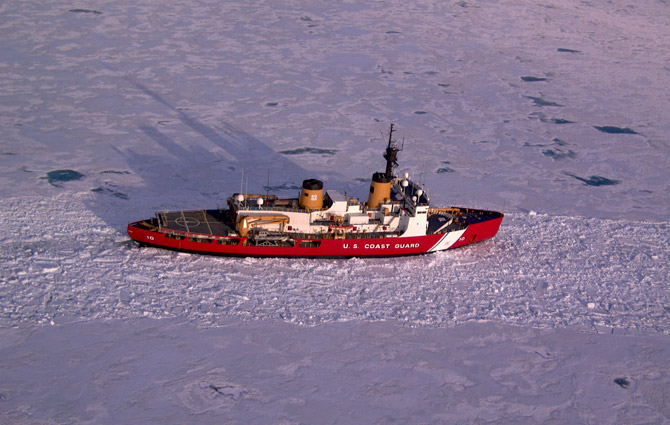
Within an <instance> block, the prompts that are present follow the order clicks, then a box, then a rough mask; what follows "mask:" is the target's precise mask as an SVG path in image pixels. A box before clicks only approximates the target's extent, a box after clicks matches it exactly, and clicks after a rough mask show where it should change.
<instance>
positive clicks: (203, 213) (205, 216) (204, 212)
mask: <svg viewBox="0 0 670 425" xmlns="http://www.w3.org/2000/svg"><path fill="white" fill-rule="evenodd" d="M202 216H203V217H204V218H205V224H206V225H207V228H208V229H209V234H210V235H213V234H214V232H213V231H212V226H210V225H209V221H207V212H206V211H204V210H203V211H202Z"/></svg>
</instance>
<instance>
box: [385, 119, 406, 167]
mask: <svg viewBox="0 0 670 425" xmlns="http://www.w3.org/2000/svg"><path fill="white" fill-rule="evenodd" d="M394 142H395V141H394V140H393V123H391V130H390V131H389V143H388V146H387V147H386V152H385V153H384V159H385V160H386V173H384V175H385V176H386V178H389V179H392V178H393V169H394V168H395V167H397V166H398V152H400V151H401V150H402V149H398V146H397V145H396V144H395V143H394Z"/></svg>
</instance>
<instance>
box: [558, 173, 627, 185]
mask: <svg viewBox="0 0 670 425" xmlns="http://www.w3.org/2000/svg"><path fill="white" fill-rule="evenodd" d="M566 174H567V175H568V176H570V177H574V178H576V179H577V180H579V181H582V182H584V184H586V185H588V186H614V185H617V184H619V183H621V180H614V179H608V178H606V177H602V176H591V177H589V178H588V179H587V178H584V177H579V176H576V175H574V174H570V173H566Z"/></svg>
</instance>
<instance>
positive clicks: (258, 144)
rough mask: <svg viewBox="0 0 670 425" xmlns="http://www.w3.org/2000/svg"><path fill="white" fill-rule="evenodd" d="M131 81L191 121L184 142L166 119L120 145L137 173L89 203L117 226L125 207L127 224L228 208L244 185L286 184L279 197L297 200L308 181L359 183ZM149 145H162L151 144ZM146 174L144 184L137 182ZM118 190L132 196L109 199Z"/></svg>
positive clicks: (257, 188)
mask: <svg viewBox="0 0 670 425" xmlns="http://www.w3.org/2000/svg"><path fill="white" fill-rule="evenodd" d="M124 80H125V81H127V82H128V83H130V85H131V86H133V87H135V88H137V89H138V90H139V91H141V92H142V93H144V94H145V95H147V96H149V97H150V98H151V99H153V100H154V101H155V102H157V103H159V104H161V105H163V106H165V108H167V110H168V114H169V117H168V118H174V119H175V120H176V121H178V122H180V123H181V124H184V125H185V126H186V130H187V131H186V136H185V137H184V139H183V141H180V140H175V139H174V138H173V137H171V136H169V135H168V134H166V133H167V131H162V129H161V127H162V126H163V122H165V121H164V120H162V121H159V120H157V121H156V122H155V123H146V124H142V125H139V126H138V127H137V130H138V131H137V136H136V138H137V140H138V141H139V143H138V146H137V148H114V150H115V151H116V152H117V154H119V156H121V157H122V158H123V159H124V161H125V163H126V164H127V166H128V168H129V172H128V174H119V175H118V176H116V178H115V179H113V180H115V181H112V182H106V183H105V184H103V186H101V187H99V188H96V190H94V192H95V193H96V195H97V199H96V200H95V201H93V202H91V205H89V206H90V208H91V209H92V211H93V212H94V213H95V214H96V215H97V216H99V217H100V218H101V219H103V220H104V221H105V222H107V223H108V224H110V225H112V226H113V227H119V228H120V227H122V226H123V222H124V219H122V218H120V217H119V214H120V212H119V211H123V212H124V214H127V215H128V217H127V219H126V220H125V222H126V223H127V222H130V221H134V220H137V219H141V218H146V217H144V215H146V214H151V215H152V214H153V211H154V210H165V209H187V208H194V209H197V208H215V207H217V206H223V205H225V204H226V199H227V197H228V196H230V195H232V194H233V193H234V192H237V191H239V190H240V188H242V190H243V191H248V192H253V193H265V192H266V191H267V190H268V188H269V187H272V188H278V189H279V193H278V195H280V196H287V197H290V196H295V193H294V192H295V190H294V188H296V187H298V188H299V187H300V184H301V182H302V180H304V179H307V178H313V177H316V178H320V179H324V180H327V184H328V185H329V186H330V187H333V188H340V189H342V190H346V189H350V187H354V186H356V184H355V182H352V181H350V180H349V179H347V178H346V177H344V176H343V175H341V174H339V173H337V172H331V171H328V170H318V172H314V171H309V170H305V169H304V168H302V167H301V166H300V165H298V164H296V163H295V162H293V161H291V160H290V159H288V158H287V157H286V155H282V154H281V153H279V152H276V151H275V150H273V149H272V148H271V147H269V146H268V145H266V144H265V143H263V142H262V141H261V140H259V139H258V138H256V137H254V136H253V135H251V134H249V133H247V132H246V131H244V130H242V129H240V128H238V127H236V126H234V125H232V124H230V123H228V122H225V121H221V122H219V123H218V124H217V125H215V126H213V125H208V124H205V123H203V122H201V121H200V120H199V119H197V118H196V117H194V116H192V115H191V114H189V113H187V112H186V111H184V110H183V109H180V108H177V107H175V106H174V105H172V104H171V103H170V102H168V101H167V100H166V99H165V98H163V96H161V95H160V94H158V93H156V92H155V91H153V90H151V89H150V88H148V87H146V86H144V85H143V84H140V83H138V82H135V81H133V80H131V79H130V78H128V77H124ZM169 121H172V120H170V119H168V122H169ZM189 133H190V134H189ZM147 143H149V144H151V145H153V146H154V148H153V149H147V148H146V146H143V145H146V144H147ZM133 178H134V181H133ZM138 178H139V180H140V181H141V183H140V184H137V179H138ZM106 185H110V186H112V187H109V188H108V187H106ZM283 188H285V189H284V190H282V189H283ZM282 192H284V193H282ZM113 193H124V194H127V196H126V198H125V199H124V198H123V197H118V196H109V195H110V194H113ZM124 229H125V227H124Z"/></svg>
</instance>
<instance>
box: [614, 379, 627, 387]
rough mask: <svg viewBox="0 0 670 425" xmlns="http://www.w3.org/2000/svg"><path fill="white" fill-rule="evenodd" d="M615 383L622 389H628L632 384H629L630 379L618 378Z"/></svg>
mask: <svg viewBox="0 0 670 425" xmlns="http://www.w3.org/2000/svg"><path fill="white" fill-rule="evenodd" d="M614 383H615V384H617V385H618V386H620V387H621V388H628V385H630V382H628V379H626V378H616V379H615V380H614Z"/></svg>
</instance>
